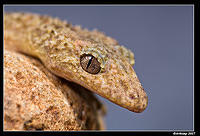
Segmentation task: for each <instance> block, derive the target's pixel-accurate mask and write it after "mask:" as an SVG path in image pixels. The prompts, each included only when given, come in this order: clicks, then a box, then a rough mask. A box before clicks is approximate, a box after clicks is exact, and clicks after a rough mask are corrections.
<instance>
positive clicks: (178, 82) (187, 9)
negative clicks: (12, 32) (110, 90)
mask: <svg viewBox="0 0 200 136" xmlns="http://www.w3.org/2000/svg"><path fill="white" fill-rule="evenodd" d="M4 10H5V11H27V12H35V13H40V14H47V15H51V16H54V17H59V18H61V19H66V20H68V21H69V22H71V23H72V24H79V25H82V26H83V27H86V28H88V29H90V30H91V29H94V28H97V29H98V30H100V31H103V32H105V34H106V35H108V36H111V37H113V38H115V39H117V40H118V41H119V43H120V44H121V45H125V46H126V47H128V48H130V49H131V50H132V51H133V52H134V54H135V59H136V64H135V66H134V69H135V71H136V73H137V76H138V77H139V79H140V81H141V83H142V84H143V87H144V89H145V90H146V92H147V94H148V98H149V103H148V107H147V109H146V110H145V111H144V112H143V113H133V112H130V111H128V110H126V109H123V108H121V107H119V106H117V105H115V104H113V103H111V102H109V101H108V100H106V99H104V98H102V97H100V96H98V97H99V98H100V99H101V100H102V101H103V102H104V103H105V104H106V105H107V109H108V113H107V116H106V117H105V122H106V126H107V130H134V131H135V130H192V129H193V122H194V121H193V6H192V5H188V6H141V5H140V6H137V5H135V6H134V5H133V6H131V5H129V6H97V5H96V6H95V5H93V6H77V5H76V6H74V5H73V6H67V5H66V6H5V7H4Z"/></svg>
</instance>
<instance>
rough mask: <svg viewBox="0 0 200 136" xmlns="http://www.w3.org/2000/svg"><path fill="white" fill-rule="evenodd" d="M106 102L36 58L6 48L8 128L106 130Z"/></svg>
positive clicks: (6, 111) (5, 99)
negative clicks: (104, 104)
mask: <svg viewBox="0 0 200 136" xmlns="http://www.w3.org/2000/svg"><path fill="white" fill-rule="evenodd" d="M104 113H105V107H104V106H103V104H102V103H101V102H100V101H99V100H98V99H97V98H96V97H95V96H94V95H93V94H92V93H91V92H90V91H88V90H86V89H85V88H83V87H81V86H79V85H77V84H74V83H71V82H68V81H66V80H64V79H61V78H59V77H57V76H55V75H53V74H51V73H50V72H49V71H48V70H47V69H46V68H45V67H44V66H43V64H41V62H40V61H39V60H37V59H35V58H32V57H29V56H26V55H23V54H19V53H16V52H11V51H7V50H4V130H86V129H87V130H88V129H89V130H90V129H95V130H98V129H104V122H103V115H104Z"/></svg>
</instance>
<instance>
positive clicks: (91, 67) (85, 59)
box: [80, 54, 101, 74]
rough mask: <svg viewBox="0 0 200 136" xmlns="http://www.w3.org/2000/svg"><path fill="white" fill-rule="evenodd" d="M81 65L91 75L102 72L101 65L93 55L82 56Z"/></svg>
mask: <svg viewBox="0 0 200 136" xmlns="http://www.w3.org/2000/svg"><path fill="white" fill-rule="evenodd" d="M80 64H81V67H82V68H83V70H85V71H86V72H88V73H90V74H97V73H99V72H100V70H101V66H100V65H101V64H100V63H99V62H98V60H97V59H96V58H95V57H94V56H93V55H90V54H83V55H81V57H80Z"/></svg>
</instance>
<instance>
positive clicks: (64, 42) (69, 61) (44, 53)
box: [4, 13, 148, 113]
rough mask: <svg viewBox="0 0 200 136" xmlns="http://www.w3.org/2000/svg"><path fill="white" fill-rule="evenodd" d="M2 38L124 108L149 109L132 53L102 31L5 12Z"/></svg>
mask: <svg viewBox="0 0 200 136" xmlns="http://www.w3.org/2000/svg"><path fill="white" fill-rule="evenodd" d="M4 41H5V43H6V44H10V45H14V46H13V47H12V48H15V49H16V50H18V51H20V52H23V53H26V54H28V55H32V56H35V57H37V58H39V59H40V60H41V61H42V62H43V64H44V65H45V66H46V67H47V68H48V69H49V70H50V71H51V72H52V73H54V74H55V75H57V76H60V77H63V78H65V79H66V80H69V81H72V82H75V83H77V84H80V85H81V86H83V87H85V88H87V89H89V90H91V91H92V92H94V93H97V94H99V95H100V96H102V97H104V98H106V99H108V100H110V101H112V102H113V103H115V104H118V105H119V106H121V107H124V108H126V109H128V110H130V111H133V112H138V113H139V112H142V111H143V110H144V109H145V108H146V107H147V104H148V98H147V95H146V93H145V91H144V89H143V87H142V85H141V83H140V81H139V79H138V77H137V75H136V73H135V71H134V69H133V68H132V65H133V64H134V62H135V61H134V55H133V53H132V52H131V51H130V50H128V49H126V48H125V47H124V46H120V45H119V44H118V42H117V41H116V40H114V39H112V38H111V37H108V36H106V35H105V34H103V33H102V32H99V31H97V30H93V31H89V30H87V29H83V28H81V27H80V26H73V25H71V24H70V23H68V22H66V21H61V20H59V19H58V18H52V17H49V16H44V15H43V16H42V15H37V14H32V13H6V14H5V15H4ZM84 55H85V56H84ZM82 56H83V57H82ZM81 57H82V58H83V60H82V59H81ZM87 70H88V71H87Z"/></svg>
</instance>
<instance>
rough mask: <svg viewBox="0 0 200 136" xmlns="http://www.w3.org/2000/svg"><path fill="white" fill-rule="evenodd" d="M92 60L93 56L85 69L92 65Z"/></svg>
mask: <svg viewBox="0 0 200 136" xmlns="http://www.w3.org/2000/svg"><path fill="white" fill-rule="evenodd" d="M93 58H94V57H93V56H91V58H90V60H89V61H88V64H87V67H86V69H88V68H89V66H90V64H91V63H92V59H93Z"/></svg>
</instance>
